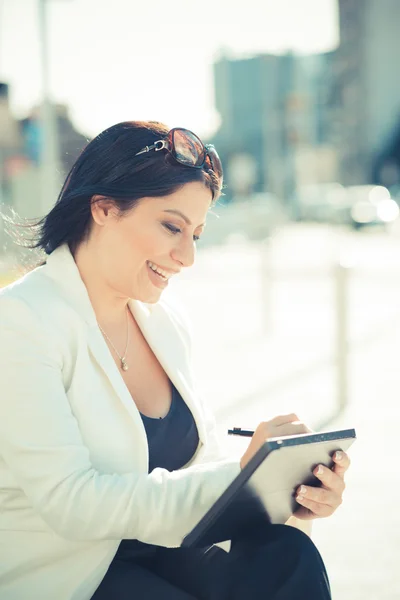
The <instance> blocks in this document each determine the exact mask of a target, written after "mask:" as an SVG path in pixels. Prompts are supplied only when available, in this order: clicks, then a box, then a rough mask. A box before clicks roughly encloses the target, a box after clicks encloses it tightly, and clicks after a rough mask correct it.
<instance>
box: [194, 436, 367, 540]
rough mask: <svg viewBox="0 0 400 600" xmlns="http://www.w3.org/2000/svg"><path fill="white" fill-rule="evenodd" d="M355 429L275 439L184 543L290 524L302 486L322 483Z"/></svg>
mask: <svg viewBox="0 0 400 600" xmlns="http://www.w3.org/2000/svg"><path fill="white" fill-rule="evenodd" d="M355 437H356V432H355V430H354V429H343V430H339V431H328V432H323V433H311V434H301V435H294V436H287V437H282V438H269V439H268V440H267V441H266V442H265V444H263V446H261V448H260V449H259V450H258V452H257V453H256V454H255V455H254V456H253V458H252V459H251V460H250V461H249V462H248V463H247V465H246V466H245V468H244V469H243V470H242V471H241V472H240V473H239V475H238V476H237V477H236V479H234V481H233V482H232V483H231V484H230V485H229V487H228V488H227V489H226V490H225V492H224V493H223V494H222V495H221V496H220V497H219V498H218V500H217V501H216V502H215V503H214V505H213V506H212V507H211V508H210V510H209V511H207V513H206V514H205V515H204V517H203V518H202V519H201V520H200V521H199V523H198V524H197V525H196V526H195V527H194V529H193V530H192V531H191V532H190V533H189V534H188V535H187V536H186V537H185V538H184V540H183V542H182V546H184V547H193V546H196V547H201V546H207V545H210V544H215V543H218V542H223V541H226V540H234V539H235V537H240V536H242V535H243V534H244V533H245V532H246V531H248V530H249V529H250V528H253V527H258V526H260V525H261V524H262V523H285V522H286V521H287V520H288V518H289V517H290V516H291V515H292V514H293V512H295V510H296V508H298V507H299V504H298V503H297V502H296V500H295V492H296V489H297V488H298V486H299V485H301V484H302V483H304V484H305V485H312V486H315V487H318V486H320V485H321V482H320V481H319V479H317V477H315V475H314V474H313V472H312V471H313V469H314V468H315V467H316V466H317V465H319V464H322V465H325V466H326V467H332V466H333V461H332V456H333V454H334V452H336V450H343V451H344V452H346V451H347V449H348V448H349V447H350V446H351V444H352V443H353V442H354V440H355Z"/></svg>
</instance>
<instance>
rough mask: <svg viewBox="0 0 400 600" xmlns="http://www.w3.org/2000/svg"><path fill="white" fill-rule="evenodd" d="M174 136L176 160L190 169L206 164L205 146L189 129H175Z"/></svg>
mask: <svg viewBox="0 0 400 600" xmlns="http://www.w3.org/2000/svg"><path fill="white" fill-rule="evenodd" d="M173 136H174V137H173V148H174V155H175V158H176V160H178V161H179V162H180V163H181V164H182V165H187V166H190V167H198V166H201V165H202V164H203V163H204V146H203V144H202V142H201V141H200V140H199V138H198V137H197V136H196V135H195V134H194V133H192V132H191V131H188V130H187V129H175V131H174V133H173Z"/></svg>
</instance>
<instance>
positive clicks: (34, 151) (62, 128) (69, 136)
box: [20, 104, 88, 178]
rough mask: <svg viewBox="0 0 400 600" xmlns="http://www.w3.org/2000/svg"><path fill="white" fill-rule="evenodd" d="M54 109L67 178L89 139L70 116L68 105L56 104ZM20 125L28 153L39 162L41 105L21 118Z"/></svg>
mask: <svg viewBox="0 0 400 600" xmlns="http://www.w3.org/2000/svg"><path fill="white" fill-rule="evenodd" d="M53 110H54V111H55V117H56V126H57V127H56V135H57V143H58V149H59V160H60V167H61V170H62V173H61V176H62V178H65V176H66V175H67V173H68V172H69V170H70V169H71V167H72V165H73V164H74V162H75V160H76V159H77V157H78V156H79V154H80V152H81V151H82V150H83V148H84V147H85V146H86V144H87V143H88V139H87V137H86V136H85V135H83V134H82V133H80V132H79V131H77V129H76V128H75V127H74V125H73V123H72V121H71V119H70V117H69V112H68V107H67V106H66V105H65V104H55V105H54V106H53ZM20 127H21V132H22V136H23V140H24V148H25V153H26V155H27V156H28V157H29V159H30V160H31V161H32V162H33V163H35V164H39V161H40V148H41V143H42V127H41V121H40V107H35V108H33V109H32V111H31V113H30V115H29V116H27V117H26V118H24V119H21V121H20Z"/></svg>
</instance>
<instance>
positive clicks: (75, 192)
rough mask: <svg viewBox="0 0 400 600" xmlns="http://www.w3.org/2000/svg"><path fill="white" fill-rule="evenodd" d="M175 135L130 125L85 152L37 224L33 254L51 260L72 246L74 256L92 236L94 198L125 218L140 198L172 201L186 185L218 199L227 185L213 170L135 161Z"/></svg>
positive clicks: (157, 156) (157, 155) (165, 159)
mask: <svg viewBox="0 0 400 600" xmlns="http://www.w3.org/2000/svg"><path fill="white" fill-rule="evenodd" d="M168 131H169V129H168V127H166V125H164V124H162V123H158V122H153V121H146V122H142V121H127V122H123V123H118V124H116V125H113V126H112V127H109V128H108V129H106V130H105V131H103V132H102V133H100V134H99V135H98V136H97V137H95V138H94V139H93V140H92V141H91V142H90V143H89V144H88V145H87V146H86V147H85V148H84V150H83V151H82V153H81V154H80V156H79V157H78V159H77V160H76V162H75V164H74V165H73V167H72V169H71V171H70V172H69V174H68V176H67V178H66V180H65V183H64V185H63V187H62V189H61V192H60V194H59V197H58V199H57V202H56V204H55V206H54V207H53V208H52V209H51V210H50V212H49V213H48V214H47V215H46V216H45V217H44V218H43V219H41V221H39V222H37V223H36V225H35V226H36V236H35V238H34V239H33V241H32V245H31V246H30V247H31V248H37V249H41V250H44V251H45V253H46V254H51V252H53V250H55V249H56V248H57V247H58V246H60V245H61V244H64V243H68V245H69V247H70V249H71V252H74V251H75V249H76V248H77V247H78V245H79V244H80V243H81V242H82V241H84V240H85V239H87V237H88V236H89V233H90V230H91V224H92V216H91V201H92V197H93V196H94V195H97V194H98V195H100V196H102V197H106V198H110V199H111V200H112V201H113V202H114V203H115V205H116V206H117V208H118V209H119V211H120V212H121V213H123V212H125V211H128V210H130V209H131V208H133V207H134V206H135V204H136V203H137V202H138V200H139V199H140V198H144V197H147V196H153V197H156V196H167V195H168V194H172V193H173V192H175V191H176V190H178V189H179V188H180V187H182V186H183V185H184V184H186V183H191V182H195V181H200V182H203V183H204V185H205V186H206V187H207V188H209V189H210V190H211V192H212V195H213V201H215V200H216V199H217V198H218V195H219V194H220V191H221V190H220V188H221V183H222V182H221V179H220V178H218V176H217V174H215V173H214V172H213V171H212V170H207V169H194V168H191V167H187V166H183V165H181V164H179V163H177V162H176V161H175V160H174V159H173V158H172V156H171V155H170V153H169V152H149V153H146V154H142V155H139V156H135V154H136V153H137V152H139V150H141V149H142V148H144V147H145V146H149V145H151V144H153V143H154V142H155V141H157V140H159V139H162V138H164V137H165V136H166V135H167V133H168Z"/></svg>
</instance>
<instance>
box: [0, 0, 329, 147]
mask: <svg viewBox="0 0 400 600" xmlns="http://www.w3.org/2000/svg"><path fill="white" fill-rule="evenodd" d="M39 1H40V0H0V80H3V81H7V82H8V83H10V85H11V105H12V109H13V111H14V113H15V114H16V116H18V117H22V116H25V115H26V114H27V113H28V112H29V109H30V107H32V106H33V105H34V104H35V103H37V102H39V101H40V98H41V94H42V83H41V81H42V78H41V64H40V44H39V34H38V23H39V20H38V5H39ZM47 3H48V5H47V6H48V7H47V11H48V23H49V26H48V31H49V35H48V45H49V49H50V52H49V55H50V82H51V86H50V90H51V96H52V98H53V99H54V100H55V101H57V102H62V103H67V104H68V105H69V107H70V116H71V118H72V120H73V122H74V123H75V125H76V126H77V128H78V129H80V130H81V131H83V132H84V133H86V134H88V135H91V136H92V135H96V134H97V133H99V132H100V131H101V130H103V129H105V128H106V127H108V126H110V125H112V124H113V123H117V122H119V121H124V120H158V121H163V122H165V123H166V124H167V125H169V126H170V127H177V126H181V127H188V128H189V129H193V130H194V131H196V132H197V133H198V134H199V135H203V136H207V135H210V134H211V133H212V132H213V131H215V129H216V128H217V126H218V123H219V115H218V113H217V112H216V110H215V108H214V87H213V86H214V84H213V71H212V64H213V61H214V60H215V58H216V57H217V56H218V55H219V54H220V53H221V52H224V53H226V54H228V55H231V56H232V57H240V56H244V55H251V54H255V53H263V52H270V53H278V54H280V53H283V52H286V51H288V50H292V51H294V52H298V53H312V52H322V51H326V50H330V49H332V48H334V47H335V46H336V45H337V43H338V33H337V7H336V2H335V0H245V1H243V0H212V1H211V2H200V1H199V0H196V1H194V0H47Z"/></svg>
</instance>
